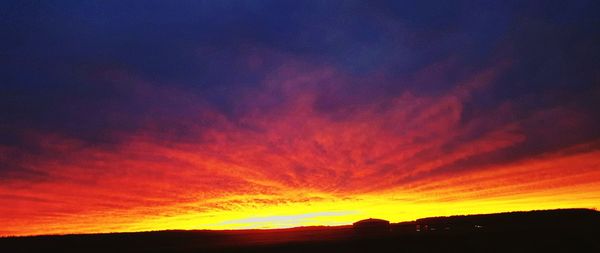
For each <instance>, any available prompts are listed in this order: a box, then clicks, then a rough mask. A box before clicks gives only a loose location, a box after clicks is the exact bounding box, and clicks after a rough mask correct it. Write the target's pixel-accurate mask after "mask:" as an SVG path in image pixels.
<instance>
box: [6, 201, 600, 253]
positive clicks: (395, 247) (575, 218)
mask: <svg viewBox="0 0 600 253" xmlns="http://www.w3.org/2000/svg"><path fill="white" fill-rule="evenodd" d="M417 228H418V229H417ZM417 230H419V231H417ZM0 252H311V253H314V252H600V212H597V211H594V210H587V209H568V210H552V211H534V212H517V213H502V214H491V215H471V216H453V217H438V218H425V219H419V220H417V221H414V222H404V223H397V224H392V225H391V227H390V228H389V229H385V230H375V231H368V232H364V231H363V232H359V231H355V230H353V228H352V227H351V226H340V227H306V228H294V229H275V230H238V231H159V232H140V233H112V234H90V235H63V236H34V237H15V238H2V239H0Z"/></svg>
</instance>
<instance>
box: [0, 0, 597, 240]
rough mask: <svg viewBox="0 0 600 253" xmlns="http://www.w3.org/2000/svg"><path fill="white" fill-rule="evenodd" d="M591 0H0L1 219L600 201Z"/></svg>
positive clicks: (96, 222)
mask: <svg viewBox="0 0 600 253" xmlns="http://www.w3.org/2000/svg"><path fill="white" fill-rule="evenodd" d="M599 10H600V1H414V2H413V3H408V2H405V1H333V0H332V1H241V0H239V1H234V0H231V1H216V0H215V1H2V2H1V3H0V34H1V36H0V37H1V39H0V236H11V235H37V234H64V233H95V232H117V231H119V232H120V231H146V230H162V229H243V228H281V227H295V226H308V225H340V224H349V223H352V222H354V221H357V220H359V219H363V218H369V217H374V218H382V219H387V220H390V221H392V222H399V221H407V220H414V219H416V218H421V217H428V216H441V215H454V214H473V213H494V212H504V211H517V210H533V209H554V208H572V207H573V208H574V207H577V208H600V72H599V69H600V60H599V59H600V46H599V45H600V29H599V27H600V15H598V13H599Z"/></svg>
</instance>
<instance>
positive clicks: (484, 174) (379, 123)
mask: <svg viewBox="0 0 600 253" xmlns="http://www.w3.org/2000/svg"><path fill="white" fill-rule="evenodd" d="M504 65H505V64H500V65H499V66H497V67H493V68H489V69H485V70H483V71H481V72H479V73H476V74H474V75H472V76H471V78H469V79H467V80H462V81H460V82H459V83H457V85H456V88H454V89H451V90H448V91H446V92H445V93H444V94H441V95H436V96H426V95H417V94H415V93H411V92H408V91H406V92H403V93H402V94H400V95H398V96H394V97H391V98H389V99H381V100H378V101H376V102H371V103H362V102H360V103H359V102H357V104H356V105H352V103H349V104H347V106H344V108H341V109H336V110H331V111H327V110H320V109H319V108H318V106H316V105H317V104H318V103H319V102H320V101H321V102H322V100H327V99H328V98H327V97H323V94H335V93H336V91H340V90H341V89H344V87H346V86H345V83H346V82H350V79H351V78H350V77H347V76H344V74H343V73H339V72H338V71H336V70H334V69H330V68H311V67H308V66H305V65H302V64H300V63H293V64H289V65H285V66H283V67H282V68H281V69H279V70H277V71H275V72H274V73H272V74H271V75H269V76H268V77H267V78H265V80H264V82H263V87H261V88H260V89H256V90H253V91H252V92H246V93H244V94H240V97H239V98H238V99H239V101H238V109H237V110H238V111H236V112H234V113H238V117H236V118H231V117H229V116H228V115H225V114H224V113H220V112H219V111H218V110H216V109H211V107H210V106H209V105H208V103H205V102H203V101H195V99H196V98H195V97H193V96H190V95H183V94H184V92H182V91H178V90H167V89H163V88H160V87H157V86H156V85H153V84H149V83H144V82H142V81H139V80H136V79H132V78H128V77H119V78H117V79H116V80H117V82H125V83H127V82H132V83H134V84H133V86H132V87H135V90H137V91H136V92H138V93H140V94H141V95H140V96H146V97H148V96H151V97H153V98H155V99H157V100H161V99H167V101H170V102H169V103H173V104H177V106H176V108H185V109H186V114H185V115H186V117H185V118H180V122H177V123H178V124H179V123H181V124H183V125H185V126H186V128H185V129H186V133H185V134H184V135H182V137H177V138H174V137H173V136H177V134H178V133H173V132H169V131H163V129H162V127H163V126H164V122H162V120H165V119H160V118H159V119H154V118H151V117H150V118H148V119H147V120H146V121H144V124H145V125H146V127H145V128H142V129H140V130H139V131H137V132H136V133H133V134H128V133H118V132H115V133H113V134H115V135H120V136H121V137H122V138H120V140H119V142H118V143H116V144H114V145H107V146H102V145H90V144H89V143H86V142H83V141H80V140H76V139H70V138H68V137H65V136H57V135H54V136H53V135H48V134H43V133H30V134H29V138H30V141H31V142H32V143H35V144H36V146H37V147H38V148H39V149H40V150H41V151H40V152H39V154H29V155H26V156H25V157H20V158H19V159H15V158H14V157H12V156H11V154H13V153H15V152H17V153H18V150H17V151H15V150H14V149H13V148H9V147H0V154H1V156H0V159H2V161H3V164H10V165H11V166H15V167H18V168H20V169H19V170H18V171H29V172H30V173H32V174H35V173H39V174H40V176H39V177H37V178H33V177H32V176H28V175H27V174H25V175H20V176H19V175H13V176H11V177H8V178H6V179H4V180H2V181H1V182H2V184H1V185H0V196H2V197H1V198H0V224H3V225H2V226H3V227H2V228H1V229H0V233H1V234H2V235H25V234H46V233H79V232H109V231H138V230H154V229H167V228H170V229H175V228H247V227H283V226H299V225H316V224H347V223H351V222H352V221H354V220H356V219H359V218H363V217H371V216H378V217H381V218H386V219H390V220H392V221H401V220H409V219H414V218H419V217H424V216H429V215H448V214H466V213H482V212H498V211H511V210H527V209H540V208H559V207H595V206H594V205H595V203H598V200H600V187H599V185H600V184H599V182H600V173H598V172H599V171H600V168H598V166H599V164H600V153H599V152H600V150H599V149H598V147H599V146H598V145H597V143H596V142H594V141H593V140H592V141H590V142H589V143H587V144H574V145H571V146H565V147H561V149H558V151H554V152H550V153H535V154H531V155H529V156H526V157H525V158H523V156H515V159H513V160H503V159H497V157H496V156H494V155H496V154H500V155H501V156H502V155H504V154H506V152H511V151H512V150H519V147H521V146H522V145H523V144H524V143H526V142H527V141H528V136H530V134H531V133H530V131H531V129H528V128H526V126H527V122H529V121H528V120H531V119H535V118H536V117H546V116H540V115H544V114H550V115H553V113H556V112H557V111H558V112H560V111H562V110H560V109H557V110H551V111H549V112H540V113H539V114H536V115H532V116H531V117H530V118H529V119H525V120H506V119H499V118H494V117H495V116H501V115H504V114H507V113H508V114H510V104H505V105H503V106H502V107H501V108H497V110H496V111H495V112H494V114H493V115H478V116H477V117H473V118H470V119H468V120H465V118H464V117H463V113H464V107H465V103H467V102H468V101H469V100H470V99H471V98H472V96H473V94H475V93H476V92H478V91H480V90H482V89H486V87H488V86H489V85H491V83H492V82H493V81H494V80H495V78H497V76H498V75H499V74H500V73H501V72H502V70H503V68H504ZM181 97H183V98H185V101H184V102H181V101H177V100H178V98H181ZM274 98H279V99H278V100H277V101H271V100H273V99H274ZM332 99H333V98H332ZM156 110H160V107H157V109H156ZM190 112H191V113H190ZM571 116H572V117H574V118H573V119H570V120H569V121H568V122H567V123H564V124H566V125H567V126H569V127H574V126H575V127H577V126H579V125H581V124H585V120H583V119H580V118H581V117H577V115H571ZM167 120H173V119H167ZM561 124H562V123H561ZM573 124H574V125H573ZM502 157H503V156H502ZM485 158H490V159H492V158H493V159H492V160H490V161H491V162H490V161H485ZM482 159H484V160H483V161H482ZM478 161H480V162H478ZM269 217H272V218H269ZM281 217H287V218H289V219H286V220H285V221H284V222H282V221H281Z"/></svg>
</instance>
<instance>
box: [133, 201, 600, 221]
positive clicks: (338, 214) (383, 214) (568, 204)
mask: <svg viewBox="0 0 600 253" xmlns="http://www.w3.org/2000/svg"><path fill="white" fill-rule="evenodd" d="M577 195H581V196H577ZM585 196H586V194H585V193H581V194H576V193H575V194H573V193H571V194H561V193H559V192H556V193H555V194H554V195H552V196H551V197H549V196H548V195H546V194H543V195H537V194H530V195H529V196H522V197H520V198H517V199H510V198H494V199H488V200H473V201H461V202H442V203H439V202H437V203H431V202H422V203H418V202H417V203H415V202H412V203H411V202H406V201H394V200H393V199H394V196H393V195H362V196H358V197H355V198H353V199H351V200H342V199H340V200H331V201H317V202H311V203H310V204H307V203H288V204H280V205H271V206H262V207H254V208H240V209H238V210H230V211H220V212H209V213H186V214H181V215H176V216H172V217H160V218H150V217H149V218H148V219H146V220H143V221H142V222H139V223H136V224H132V226H130V230H131V231H144V230H164V229H216V230H218V229H263V228H264V229H271V228H288V227H299V226H319V225H324V226H335V225H345V224H352V223H353V222H355V221H357V220H361V219H365V218H370V217H373V218H383V219H387V220H390V221H391V222H401V221H410V220H415V219H418V218H424V217H431V216H449V215H466V214H483V213H497V212H509V211H527V210H539V209H556V208H575V207H579V208H596V206H594V204H593V203H592V202H587V203H586V201H585V200H584V199H579V200H583V201H578V199H577V197H585ZM587 196H588V198H587V199H588V200H590V198H589V195H587ZM595 197H598V196H595Z"/></svg>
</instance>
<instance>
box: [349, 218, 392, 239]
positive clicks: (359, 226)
mask: <svg viewBox="0 0 600 253" xmlns="http://www.w3.org/2000/svg"><path fill="white" fill-rule="evenodd" d="M352 228H354V231H356V232H357V233H359V234H362V235H380V234H384V233H387V232H389V231H390V222H389V221H387V220H382V219H373V218H369V219H364V220H360V221H357V222H355V223H353V224H352Z"/></svg>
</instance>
